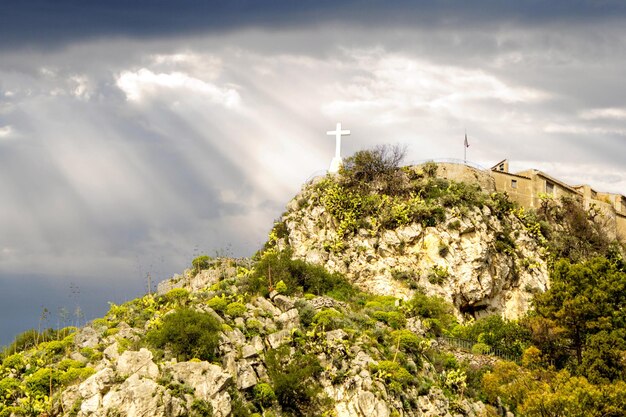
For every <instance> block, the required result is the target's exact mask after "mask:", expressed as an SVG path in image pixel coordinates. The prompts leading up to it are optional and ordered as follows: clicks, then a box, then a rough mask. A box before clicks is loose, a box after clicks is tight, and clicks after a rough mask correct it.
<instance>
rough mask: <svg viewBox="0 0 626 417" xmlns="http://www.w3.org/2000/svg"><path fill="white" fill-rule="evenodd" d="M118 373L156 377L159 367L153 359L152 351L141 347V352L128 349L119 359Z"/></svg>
mask: <svg viewBox="0 0 626 417" xmlns="http://www.w3.org/2000/svg"><path fill="white" fill-rule="evenodd" d="M116 365H117V367H116V369H117V373H118V375H121V376H128V375H135V374H136V375H138V376H146V377H148V378H152V379H156V378H157V377H158V376H159V367H158V366H157V365H156V364H155V363H154V362H153V361H152V352H150V351H149V350H148V349H146V348H141V349H140V350H139V352H134V351H130V350H127V351H126V352H124V353H122V355H120V357H119V358H118V359H117V364H116Z"/></svg>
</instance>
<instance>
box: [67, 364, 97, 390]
mask: <svg viewBox="0 0 626 417" xmlns="http://www.w3.org/2000/svg"><path fill="white" fill-rule="evenodd" d="M95 372H96V371H95V369H93V368H69V369H68V370H67V371H65V372H63V373H62V374H61V375H59V383H60V384H61V385H62V386H64V387H66V386H69V385H71V384H73V383H75V382H78V381H84V380H85V379H87V378H89V377H90V376H91V375H93V374H94V373H95Z"/></svg>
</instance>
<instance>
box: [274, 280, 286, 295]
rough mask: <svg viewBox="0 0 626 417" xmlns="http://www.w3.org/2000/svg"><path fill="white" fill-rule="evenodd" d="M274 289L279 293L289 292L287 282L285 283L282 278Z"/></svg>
mask: <svg viewBox="0 0 626 417" xmlns="http://www.w3.org/2000/svg"><path fill="white" fill-rule="evenodd" d="M274 289H275V290H276V292H277V293H279V294H286V293H287V284H285V281H283V280H280V281H278V283H277V284H276V288H274Z"/></svg>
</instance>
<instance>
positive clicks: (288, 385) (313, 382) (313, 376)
mask: <svg viewBox="0 0 626 417" xmlns="http://www.w3.org/2000/svg"><path fill="white" fill-rule="evenodd" d="M266 364H267V372H268V375H269V377H270V379H271V380H272V385H273V386H274V393H275V394H276V399H277V401H278V403H279V404H280V406H281V407H282V409H283V411H284V412H287V413H293V414H295V415H297V416H310V415H321V414H322V411H323V410H322V408H323V407H324V404H323V402H322V401H321V399H320V398H319V396H320V394H321V392H322V387H321V385H320V383H319V380H318V377H319V376H320V374H321V372H322V370H323V368H322V366H321V365H320V363H319V360H318V359H317V357H315V356H314V355H305V354H303V353H301V352H299V351H296V352H295V353H294V354H290V349H289V347H287V346H283V347H282V348H279V349H274V350H269V351H268V352H267V354H266Z"/></svg>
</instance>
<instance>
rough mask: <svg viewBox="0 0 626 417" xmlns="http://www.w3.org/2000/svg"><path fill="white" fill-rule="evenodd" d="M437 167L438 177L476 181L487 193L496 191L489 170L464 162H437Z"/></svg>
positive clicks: (469, 181)
mask: <svg viewBox="0 0 626 417" xmlns="http://www.w3.org/2000/svg"><path fill="white" fill-rule="evenodd" d="M437 168H438V169H437V176H438V177H441V178H445V179H448V180H454V181H459V182H468V183H476V184H478V185H480V187H481V188H482V189H483V190H485V192H488V193H492V192H494V191H496V182H495V179H494V177H493V175H491V172H489V171H482V170H480V169H476V168H473V167H470V166H467V165H464V164H455V163H449V162H441V163H437Z"/></svg>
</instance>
